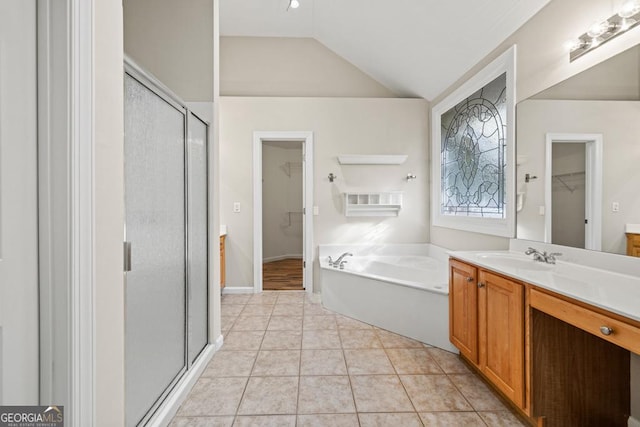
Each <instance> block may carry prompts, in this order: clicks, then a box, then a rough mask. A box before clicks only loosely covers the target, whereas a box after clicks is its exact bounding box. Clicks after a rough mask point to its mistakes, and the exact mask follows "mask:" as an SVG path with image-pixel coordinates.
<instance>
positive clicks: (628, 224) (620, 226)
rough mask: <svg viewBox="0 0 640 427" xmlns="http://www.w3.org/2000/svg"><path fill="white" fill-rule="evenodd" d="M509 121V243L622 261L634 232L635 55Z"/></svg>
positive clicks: (638, 130) (637, 201)
mask: <svg viewBox="0 0 640 427" xmlns="http://www.w3.org/2000/svg"><path fill="white" fill-rule="evenodd" d="M516 113H517V131H516V147H517V170H516V189H517V192H518V213H517V237H518V238H519V239H528V240H537V241H543V242H550V243H556V244H560V245H564V246H572V247H581V248H587V249H596V250H602V251H605V252H611V253H617V254H626V253H627V236H626V233H625V232H626V231H627V230H631V229H632V228H633V226H634V225H635V224H640V191H638V183H640V47H634V48H632V49H629V50H627V51H625V52H622V53H621V54H619V55H617V56H615V57H613V58H610V59H609V60H607V61H604V62H602V63H601V64H598V65H596V66H594V67H592V68H591V69H589V70H586V71H584V72H582V73H580V74H578V75H576V76H573V77H571V78H570V79H567V80H565V81H564V82H562V83H559V84H558V85H556V86H553V87H551V88H549V89H547V90H545V91H543V92H541V93H539V94H537V95H535V96H534V97H532V98H529V99H527V100H525V101H522V102H521V103H519V104H518V105H517V112H516ZM597 140H600V143H601V151H600V150H599V149H598V147H597V145H598V144H596V143H595V141H597ZM590 141H591V142H590ZM598 168H601V172H600V173H599V172H598ZM527 175H528V176H529V179H526V176H527Z"/></svg>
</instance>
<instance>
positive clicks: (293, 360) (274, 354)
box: [251, 350, 300, 377]
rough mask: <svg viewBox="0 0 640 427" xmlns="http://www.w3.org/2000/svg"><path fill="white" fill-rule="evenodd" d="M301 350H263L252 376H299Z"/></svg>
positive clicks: (259, 353) (259, 354)
mask: <svg viewBox="0 0 640 427" xmlns="http://www.w3.org/2000/svg"><path fill="white" fill-rule="evenodd" d="M299 371H300V350H261V351H260V352H258V358H257V359H256V363H255V365H254V366H253V371H251V375H252V376H272V377H273V376H287V375H296V376H297V375H298V373H299Z"/></svg>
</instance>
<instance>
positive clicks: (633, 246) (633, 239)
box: [627, 233, 640, 257]
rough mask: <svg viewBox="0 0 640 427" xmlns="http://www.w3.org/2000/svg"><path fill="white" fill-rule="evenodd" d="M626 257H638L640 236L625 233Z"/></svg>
mask: <svg viewBox="0 0 640 427" xmlns="http://www.w3.org/2000/svg"><path fill="white" fill-rule="evenodd" d="M627 255H630V256H635V257H640V234H636V233H627Z"/></svg>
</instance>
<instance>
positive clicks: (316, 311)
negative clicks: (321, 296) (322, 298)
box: [304, 304, 334, 316]
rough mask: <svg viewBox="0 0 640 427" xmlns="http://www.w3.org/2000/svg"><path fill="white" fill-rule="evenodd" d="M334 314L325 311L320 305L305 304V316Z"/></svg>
mask: <svg viewBox="0 0 640 427" xmlns="http://www.w3.org/2000/svg"><path fill="white" fill-rule="evenodd" d="M332 314H334V313H333V312H332V311H331V310H327V309H326V308H324V307H323V306H322V305H321V304H305V305H304V315H305V316H329V315H332Z"/></svg>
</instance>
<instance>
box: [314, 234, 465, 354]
mask: <svg viewBox="0 0 640 427" xmlns="http://www.w3.org/2000/svg"><path fill="white" fill-rule="evenodd" d="M345 252H350V253H352V254H353V256H348V257H345V258H344V259H345V260H347V263H346V264H345V265H344V270H340V269H337V268H333V267H331V266H330V265H329V262H328V257H329V256H331V258H332V259H333V260H335V259H336V258H337V257H338V256H340V254H343V253H345ZM448 258H449V257H448V254H447V253H446V251H445V250H444V249H442V248H439V247H437V246H434V245H430V244H427V243H425V244H386V245H320V247H319V260H320V267H321V269H320V280H321V285H322V303H323V304H324V306H325V307H327V308H328V309H330V310H333V311H335V312H337V313H340V314H343V315H345V316H349V317H352V318H354V319H358V320H361V321H363V322H366V323H369V324H372V325H375V326H377V327H379V328H383V329H386V330H389V331H392V332H395V333H397V334H400V335H404V336H407V337H410V338H413V339H416V340H418V341H422V342H424V343H427V344H430V345H433V346H435V347H439V348H442V349H445V350H448V351H453V352H456V353H457V352H458V350H457V349H456V348H455V347H453V345H452V344H451V343H450V342H449V300H448V297H449V284H448V283H449V278H448V267H447V261H448Z"/></svg>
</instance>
